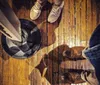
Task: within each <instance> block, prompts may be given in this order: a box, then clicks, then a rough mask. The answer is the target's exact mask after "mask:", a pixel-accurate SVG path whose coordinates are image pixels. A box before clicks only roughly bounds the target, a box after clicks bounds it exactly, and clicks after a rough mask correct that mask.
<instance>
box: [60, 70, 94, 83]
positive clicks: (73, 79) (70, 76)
mask: <svg viewBox="0 0 100 85" xmlns="http://www.w3.org/2000/svg"><path fill="white" fill-rule="evenodd" d="M83 73H84V74H83ZM85 73H88V74H92V71H91V70H85V71H84V70H76V69H68V70H67V72H66V70H65V73H64V74H63V75H62V76H61V78H60V79H61V82H62V83H63V82H64V83H70V84H72V83H73V84H78V83H83V82H86V81H87V80H86V79H83V78H84V76H85ZM87 77H88V75H87V76H86V78H87Z"/></svg>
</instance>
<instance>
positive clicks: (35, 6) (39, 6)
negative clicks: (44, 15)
mask: <svg viewBox="0 0 100 85" xmlns="http://www.w3.org/2000/svg"><path fill="white" fill-rule="evenodd" d="M41 8H42V6H41V4H40V3H38V2H36V3H35V5H34V9H35V10H40V9H41Z"/></svg>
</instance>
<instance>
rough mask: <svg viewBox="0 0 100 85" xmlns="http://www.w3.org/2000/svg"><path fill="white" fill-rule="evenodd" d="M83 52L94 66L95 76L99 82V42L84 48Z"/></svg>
mask: <svg viewBox="0 0 100 85" xmlns="http://www.w3.org/2000/svg"><path fill="white" fill-rule="evenodd" d="M84 54H85V55H86V57H87V58H88V59H89V60H90V62H91V64H92V65H93V66H94V68H95V72H96V77H97V79H98V81H99V83H100V44H98V45H96V46H94V47H91V48H88V49H86V50H85V51H84Z"/></svg>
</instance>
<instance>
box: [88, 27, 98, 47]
mask: <svg viewBox="0 0 100 85" xmlns="http://www.w3.org/2000/svg"><path fill="white" fill-rule="evenodd" d="M98 44H100V25H98V26H97V27H96V29H95V30H94V32H93V33H92V36H91V38H90V41H89V47H90V48H91V47H93V46H95V45H98Z"/></svg>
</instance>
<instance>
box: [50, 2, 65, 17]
mask: <svg viewBox="0 0 100 85" xmlns="http://www.w3.org/2000/svg"><path fill="white" fill-rule="evenodd" d="M63 6H64V1H63V2H62V3H61V5H60V6H57V5H54V6H53V8H52V14H53V15H54V16H57V13H58V12H57V11H59V10H60V9H62V8H63Z"/></svg>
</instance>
